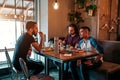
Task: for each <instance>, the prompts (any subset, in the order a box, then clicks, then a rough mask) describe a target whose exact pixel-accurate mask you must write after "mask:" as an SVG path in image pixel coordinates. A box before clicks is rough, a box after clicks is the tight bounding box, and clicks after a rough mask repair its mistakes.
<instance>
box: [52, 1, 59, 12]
mask: <svg viewBox="0 0 120 80" xmlns="http://www.w3.org/2000/svg"><path fill="white" fill-rule="evenodd" d="M53 8H54V9H55V10H57V9H59V3H58V1H57V0H55V2H54V3H53Z"/></svg>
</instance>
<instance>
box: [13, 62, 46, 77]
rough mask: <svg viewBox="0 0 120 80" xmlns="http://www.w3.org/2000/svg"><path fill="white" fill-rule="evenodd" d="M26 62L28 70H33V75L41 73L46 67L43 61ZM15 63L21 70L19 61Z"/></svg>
mask: <svg viewBox="0 0 120 80" xmlns="http://www.w3.org/2000/svg"><path fill="white" fill-rule="evenodd" d="M25 62H26V65H27V68H28V70H30V71H31V73H30V74H31V75H36V74H39V73H40V72H42V70H43V69H44V65H43V63H42V62H35V61H33V60H27V61H25ZM13 65H14V67H15V68H16V69H17V70H18V71H21V67H20V64H19V61H18V62H16V63H13Z"/></svg>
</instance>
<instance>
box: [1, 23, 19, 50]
mask: <svg viewBox="0 0 120 80" xmlns="http://www.w3.org/2000/svg"><path fill="white" fill-rule="evenodd" d="M0 25H1V29H0V37H1V38H0V49H4V47H5V46H6V47H7V48H14V46H15V42H16V38H15V35H16V34H17V36H20V34H21V31H20V30H21V29H20V22H16V25H17V31H16V30H15V29H16V28H15V21H0ZM15 32H17V33H15Z"/></svg>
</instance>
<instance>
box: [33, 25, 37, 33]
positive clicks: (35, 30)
mask: <svg viewBox="0 0 120 80" xmlns="http://www.w3.org/2000/svg"><path fill="white" fill-rule="evenodd" d="M37 33H38V27H37V24H35V25H34V28H33V35H36V34H37Z"/></svg>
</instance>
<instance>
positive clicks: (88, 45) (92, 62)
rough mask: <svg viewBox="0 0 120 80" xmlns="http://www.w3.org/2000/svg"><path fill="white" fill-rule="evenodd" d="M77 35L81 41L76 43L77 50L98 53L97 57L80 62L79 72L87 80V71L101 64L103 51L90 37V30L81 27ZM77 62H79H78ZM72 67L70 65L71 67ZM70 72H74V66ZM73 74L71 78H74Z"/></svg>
mask: <svg viewBox="0 0 120 80" xmlns="http://www.w3.org/2000/svg"><path fill="white" fill-rule="evenodd" d="M79 35H80V37H82V39H81V40H80V41H79V43H78V48H80V49H83V50H85V51H93V52H97V53H99V55H98V56H97V57H90V58H86V59H82V60H81V66H82V70H81V69H80V71H81V72H82V74H83V78H84V80H89V74H88V73H89V69H95V68H97V67H99V66H100V65H101V64H102V60H101V59H102V57H103V50H102V48H101V47H100V46H99V45H98V43H97V41H96V40H95V39H94V38H93V37H91V36H90V28H89V27H87V26H83V27H81V28H80V30H79ZM78 62H79V60H78ZM71 66H72V65H71ZM72 68H73V69H72V72H74V70H75V69H74V68H75V66H74V65H73V67H72ZM75 75H76V74H74V75H73V76H75Z"/></svg>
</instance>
